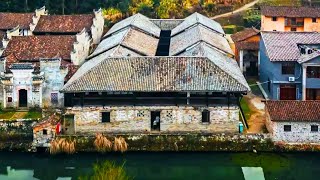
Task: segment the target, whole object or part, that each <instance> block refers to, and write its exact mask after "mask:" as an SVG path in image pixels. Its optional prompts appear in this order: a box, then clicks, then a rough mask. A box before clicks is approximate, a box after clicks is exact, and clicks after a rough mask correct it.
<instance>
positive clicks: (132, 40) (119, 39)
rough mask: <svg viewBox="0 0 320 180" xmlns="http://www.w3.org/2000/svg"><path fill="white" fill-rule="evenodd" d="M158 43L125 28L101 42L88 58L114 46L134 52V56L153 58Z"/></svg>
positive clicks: (142, 34) (147, 36)
mask: <svg viewBox="0 0 320 180" xmlns="http://www.w3.org/2000/svg"><path fill="white" fill-rule="evenodd" d="M158 42H159V39H158V38H155V37H153V36H150V35H148V34H145V33H144V32H142V31H139V30H137V29H134V28H132V27H127V28H125V29H122V30H120V31H118V32H117V33H115V34H113V35H112V36H109V37H108V38H106V39H104V40H102V41H101V43H100V44H99V45H98V47H97V48H96V49H95V51H94V52H93V53H92V54H91V55H90V57H94V56H96V55H98V54H101V53H103V52H105V51H108V50H110V49H113V48H114V47H116V46H121V47H124V48H127V49H128V50H130V51H134V52H136V54H140V55H146V56H154V55H155V54H156V51H157V46H158Z"/></svg>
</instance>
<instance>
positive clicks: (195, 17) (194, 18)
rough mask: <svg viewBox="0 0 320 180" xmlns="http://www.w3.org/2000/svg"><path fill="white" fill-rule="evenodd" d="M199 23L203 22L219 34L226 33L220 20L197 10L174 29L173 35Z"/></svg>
mask: <svg viewBox="0 0 320 180" xmlns="http://www.w3.org/2000/svg"><path fill="white" fill-rule="evenodd" d="M198 24H201V25H203V26H205V27H207V28H209V29H211V30H212V31H215V32H217V33H219V34H225V33H224V31H223V29H222V26H221V25H220V24H219V23H218V22H216V21H214V20H212V19H210V18H208V17H205V16H203V15H201V14H199V13H197V12H195V13H193V14H192V15H190V16H188V17H187V18H185V19H184V21H183V22H182V23H180V24H179V25H178V26H177V27H175V28H174V29H172V32H171V36H175V35H177V34H179V33H181V32H183V31H185V30H187V29H188V28H190V27H192V26H194V25H198Z"/></svg>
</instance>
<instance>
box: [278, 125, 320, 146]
mask: <svg viewBox="0 0 320 180" xmlns="http://www.w3.org/2000/svg"><path fill="white" fill-rule="evenodd" d="M284 125H291V131H290V132H284ZM311 125H317V126H318V127H319V126H320V123H319V122H275V121H273V122H272V129H273V134H272V137H273V140H274V141H284V142H288V143H320V132H319V131H317V132H311Z"/></svg>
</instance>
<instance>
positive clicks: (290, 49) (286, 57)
mask: <svg viewBox="0 0 320 180" xmlns="http://www.w3.org/2000/svg"><path fill="white" fill-rule="evenodd" d="M261 38H262V41H263V43H264V45H265V48H266V53H267V55H268V57H269V58H270V61H297V60H298V59H299V58H300V55H301V53H300V49H299V46H298V45H299V44H320V33H317V32H261Z"/></svg>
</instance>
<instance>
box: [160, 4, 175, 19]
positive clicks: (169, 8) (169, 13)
mask: <svg viewBox="0 0 320 180" xmlns="http://www.w3.org/2000/svg"><path fill="white" fill-rule="evenodd" d="M178 7H179V3H178V0H161V1H160V5H159V7H158V8H157V13H158V16H159V17H160V18H171V17H175V16H176V15H177V14H178V12H179V9H178Z"/></svg>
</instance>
